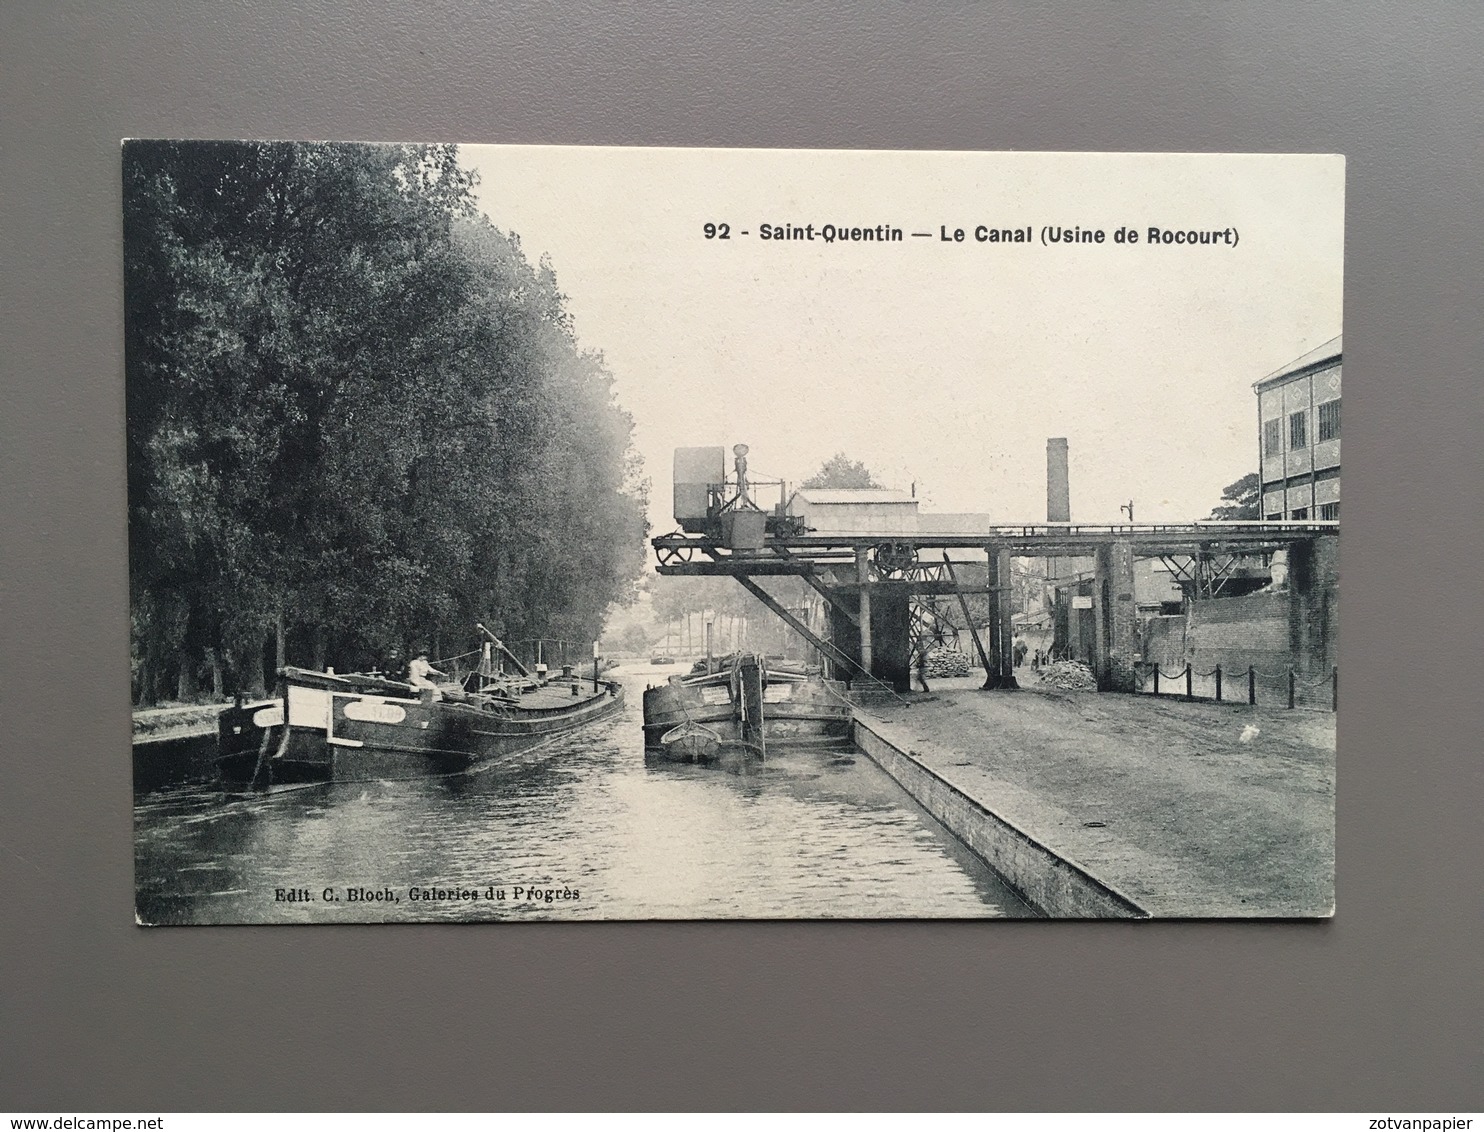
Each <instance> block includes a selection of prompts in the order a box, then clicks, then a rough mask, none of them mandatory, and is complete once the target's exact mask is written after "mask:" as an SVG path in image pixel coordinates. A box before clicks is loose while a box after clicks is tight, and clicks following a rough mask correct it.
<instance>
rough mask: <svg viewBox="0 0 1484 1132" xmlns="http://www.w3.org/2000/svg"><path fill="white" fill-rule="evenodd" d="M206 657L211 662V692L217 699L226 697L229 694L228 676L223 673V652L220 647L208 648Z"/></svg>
mask: <svg viewBox="0 0 1484 1132" xmlns="http://www.w3.org/2000/svg"><path fill="white" fill-rule="evenodd" d="M206 659H207V660H208V661H210V663H211V694H212V696H213V697H214V698H215V699H217V700H221V699H225V698H226V694H227V690H226V689H227V682H226V678H225V677H224V675H223V674H222V654H221V650H220V649H207V650H206Z"/></svg>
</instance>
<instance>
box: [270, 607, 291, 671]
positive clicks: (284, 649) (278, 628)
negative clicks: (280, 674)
mask: <svg viewBox="0 0 1484 1132" xmlns="http://www.w3.org/2000/svg"><path fill="white" fill-rule="evenodd" d="M273 643H274V653H273V654H274V659H275V663H274V670H275V671H277V670H278V669H280V668H282V667H283V666H284V665H286V664H287V663H288V642H287V641H286V640H285V639H284V628H283V607H282V606H280V607H279V610H278V614H277V616H276V617H274V619H273Z"/></svg>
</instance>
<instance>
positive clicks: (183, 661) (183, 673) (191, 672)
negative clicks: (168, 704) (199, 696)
mask: <svg viewBox="0 0 1484 1132" xmlns="http://www.w3.org/2000/svg"><path fill="white" fill-rule="evenodd" d="M175 655H176V657H177V659H178V660H179V663H180V670H179V675H178V676H177V677H176V681H175V698H176V699H177V700H180V701H181V702H183V703H184V702H189V701H190V700H192V699H194V698H195V695H196V667H195V665H193V664H192V663H191V654H190V650H188V649H184V648H182V649H178V650H176V653H175Z"/></svg>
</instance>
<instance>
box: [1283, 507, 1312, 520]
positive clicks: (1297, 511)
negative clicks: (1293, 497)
mask: <svg viewBox="0 0 1484 1132" xmlns="http://www.w3.org/2000/svg"><path fill="white" fill-rule="evenodd" d="M1288 517H1289V518H1290V519H1307V518H1308V517H1309V509H1308V508H1307V507H1295V508H1294V509H1293V510H1292V511H1290V512H1289V513H1288Z"/></svg>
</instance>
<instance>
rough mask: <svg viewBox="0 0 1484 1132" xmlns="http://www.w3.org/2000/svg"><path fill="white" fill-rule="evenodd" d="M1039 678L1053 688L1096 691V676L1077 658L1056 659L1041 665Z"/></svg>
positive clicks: (1072, 690) (1071, 690)
mask: <svg viewBox="0 0 1484 1132" xmlns="http://www.w3.org/2000/svg"><path fill="white" fill-rule="evenodd" d="M1041 680H1042V681H1043V682H1044V683H1047V684H1050V685H1051V686H1052V687H1053V688H1065V689H1066V690H1067V691H1069V692H1095V691H1097V687H1098V681H1097V677H1095V676H1094V675H1093V674H1092V669H1091V668H1088V667H1087V665H1085V664H1083V663H1082V662H1081V661H1079V660H1058V661H1057V662H1056V663H1054V664H1046V665H1043V666H1042V667H1041Z"/></svg>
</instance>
